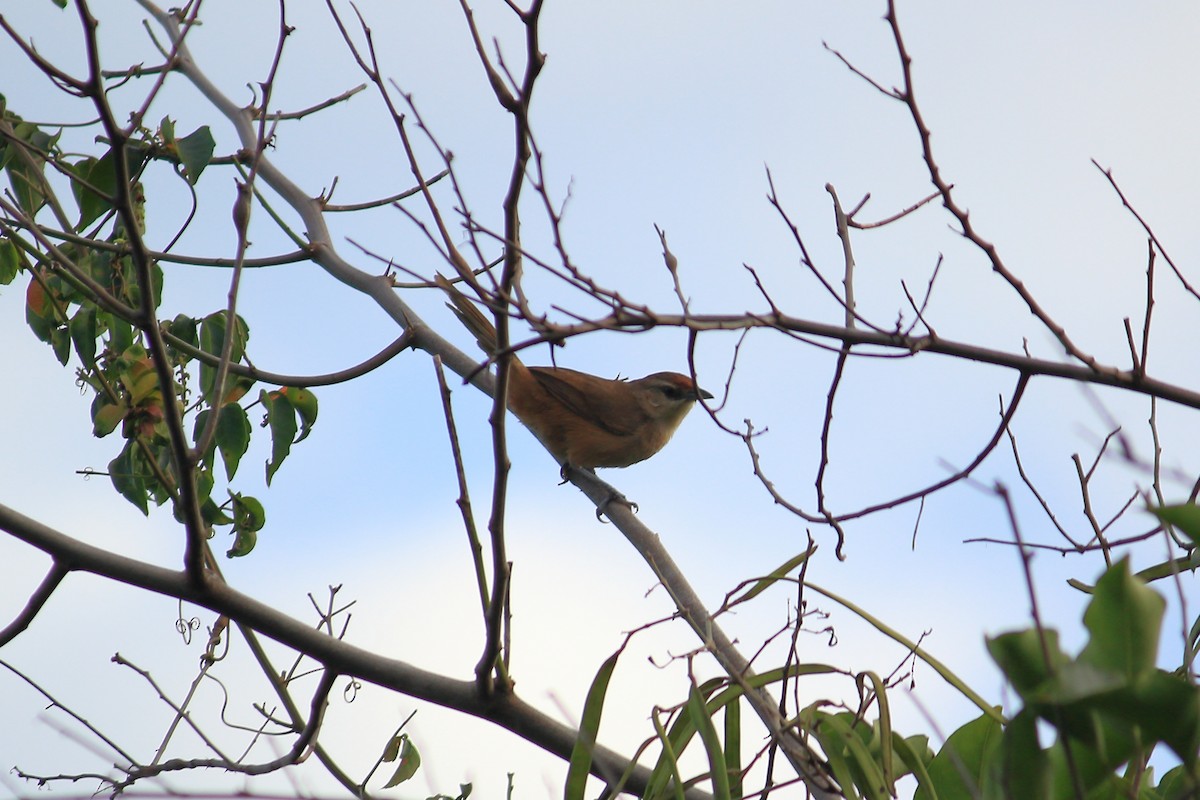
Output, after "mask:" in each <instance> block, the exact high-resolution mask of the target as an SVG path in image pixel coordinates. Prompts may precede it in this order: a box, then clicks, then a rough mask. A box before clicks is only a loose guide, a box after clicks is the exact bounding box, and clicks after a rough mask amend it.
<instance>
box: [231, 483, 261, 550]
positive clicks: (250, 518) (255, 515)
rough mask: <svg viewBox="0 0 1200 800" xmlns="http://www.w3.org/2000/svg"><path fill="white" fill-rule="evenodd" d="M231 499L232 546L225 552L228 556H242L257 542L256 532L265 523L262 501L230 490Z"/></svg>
mask: <svg viewBox="0 0 1200 800" xmlns="http://www.w3.org/2000/svg"><path fill="white" fill-rule="evenodd" d="M229 499H230V500H232V501H233V532H234V540H233V546H232V547H231V548H229V551H228V552H227V553H226V554H225V555H226V556H228V557H229V558H238V557H239V556H244V555H246V554H247V553H249V552H250V551H251V550H253V549H254V545H255V544H257V543H258V532H259V531H260V530H262V528H263V526H264V525H266V524H267V514H266V511H264V510H263V506H262V503H260V502H259V501H258V500H257V499H255V498H253V497H247V496H245V495H242V494H238V493H237V492H230V493H229Z"/></svg>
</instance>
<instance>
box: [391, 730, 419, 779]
mask: <svg viewBox="0 0 1200 800" xmlns="http://www.w3.org/2000/svg"><path fill="white" fill-rule="evenodd" d="M397 758H399V759H400V763H399V764H397V765H396V771H395V772H394V773H392V777H391V779H390V780H389V781H388V782H387V783H385V784H384V785H383V788H385V789H391V788H392V787H393V786H398V785H399V784H401V783H404V782H405V781H406V780H408V779H409V778H411V777H412V776H413V775H416V774H417V769H418V768H420V766H421V754H420V753H419V752H418V751H417V746H416V745H414V744H413V743H412V739H409V738H408V734H407V733H402V734H400V735H399V736H396V737H394V738H393V739H392V740H391V741H390V742H388V746H387V749H386V750H385V751H384V754H383V760H384V761H387V762H389V763H390V762H392V761H395V760H396V759H397Z"/></svg>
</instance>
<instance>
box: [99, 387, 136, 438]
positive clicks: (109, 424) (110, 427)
mask: <svg viewBox="0 0 1200 800" xmlns="http://www.w3.org/2000/svg"><path fill="white" fill-rule="evenodd" d="M128 413H129V406H127V405H125V400H124V399H121V400H119V401H118V402H116V403H111V402H109V400H108V397H107V396H105V395H103V394H97V395H96V399H95V400H94V401H92V435H93V436H95V437H96V438H97V439H102V438H104V437H105V436H108V435H109V434H110V433H112V432H113V431H115V430H116V429H117V426H118V425H120V424H121V421H122V420H124V419H125V415H126V414H128Z"/></svg>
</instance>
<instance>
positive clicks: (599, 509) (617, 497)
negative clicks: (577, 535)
mask: <svg viewBox="0 0 1200 800" xmlns="http://www.w3.org/2000/svg"><path fill="white" fill-rule="evenodd" d="M571 470H576V471H578V472H586V473H587V474H588V477H590V478H592V479H593V480H595V481H596V482H597V483H599V484H600V485H601V486H603V487H604V488H605V489H606V490H607V491H608V497H606V498H605V499H604V500H603V501H601V503H600V504H599V505H597V506H596V519H598V520H600V521H601V522H604V518H603V515H604V513H605V509H607V508H608V507H609V506H610V505H612V504H613V503H617V504H619V505H623V506H627V507H628V508H629V510H631V511H632V512H633V513H635V514H636V513H637V511H638V504H637V503H635V502H633V501H632V500H630V499H629V498H628V497H626V496H625V495H623V494H621V493H620V492H618V491H617V490H616V489H614V488H613V487H612V486H610V485H609V484H608V483H607V482H606V481H605V480H604V479H602V478H601V477H600V476H599V475H597V474H596V470H594V469H592V468H590V467H576V466H574V465H573V464H563V465H562V471H561V472H560V474H561V475H562V483H566V482H567V481H568V480H569V473H570V471H571ZM562 483H560V484H559V486H561V485H562Z"/></svg>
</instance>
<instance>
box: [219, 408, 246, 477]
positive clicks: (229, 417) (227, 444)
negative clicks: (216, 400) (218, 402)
mask: <svg viewBox="0 0 1200 800" xmlns="http://www.w3.org/2000/svg"><path fill="white" fill-rule="evenodd" d="M250 433H251V427H250V419H249V417H248V416H247V415H246V409H244V408H242V407H241V406H240V405H238V404H237V403H227V404H225V405H223V406H221V410H220V411H219V412H218V417H217V435H216V442H217V447H218V448H219V449H220V451H221V461H222V462H224V464H225V475H226V477H228V478H230V479H232V478H233V475H234V473H235V472H237V468H238V464H239V463H240V462H241V460H242V456H244V455H246V450H247V449H248V448H249V447H250Z"/></svg>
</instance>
